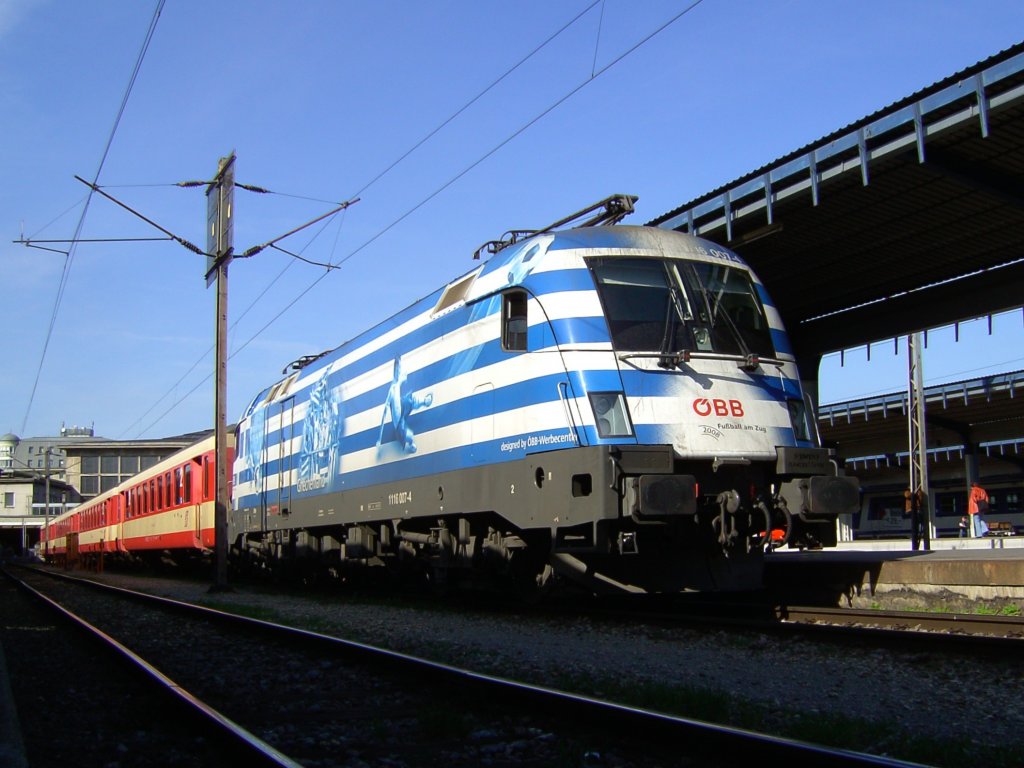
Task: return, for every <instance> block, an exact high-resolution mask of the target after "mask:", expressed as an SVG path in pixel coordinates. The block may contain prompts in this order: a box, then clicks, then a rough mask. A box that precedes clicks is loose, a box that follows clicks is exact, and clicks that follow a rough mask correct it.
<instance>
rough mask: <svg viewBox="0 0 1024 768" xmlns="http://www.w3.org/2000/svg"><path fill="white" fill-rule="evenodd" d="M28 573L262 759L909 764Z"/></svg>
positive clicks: (437, 762) (406, 762)
mask: <svg viewBox="0 0 1024 768" xmlns="http://www.w3.org/2000/svg"><path fill="white" fill-rule="evenodd" d="M18 575H19V576H21V577H23V579H24V580H25V581H26V582H31V586H32V588H33V589H34V590H37V591H38V592H40V593H42V592H45V593H47V594H48V595H50V596H51V597H52V599H54V600H57V601H59V602H60V603H62V604H63V605H64V608H65V610H73V611H75V612H80V613H81V614H83V615H85V616H86V617H87V618H88V621H90V622H92V623H94V624H96V625H98V626H99V631H100V634H98V635H94V636H96V637H100V638H106V637H109V638H119V640H120V642H121V643H122V644H123V645H124V646H127V647H129V648H131V649H132V650H133V652H134V654H135V656H137V657H141V658H145V659H146V664H147V665H148V666H149V669H150V670H152V671H150V672H148V673H147V674H148V675H149V677H151V678H159V679H162V680H163V681H164V684H165V686H166V685H167V684H168V683H169V681H171V680H173V681H174V682H173V683H169V684H170V686H171V689H172V690H174V691H177V692H178V693H179V694H180V695H181V696H182V697H183V698H184V699H186V700H188V701H189V702H191V704H192V706H193V707H194V711H195V712H198V713H206V714H208V715H210V716H212V717H213V719H214V720H215V721H219V722H220V723H221V724H222V725H223V724H224V723H230V724H231V725H233V726H234V727H236V728H237V729H238V730H237V734H238V739H239V740H240V742H241V743H242V744H243V746H244V748H248V749H253V748H254V747H255V748H256V750H257V751H256V754H257V755H258V759H259V760H261V761H264V762H265V764H281V765H295V764H301V765H317V766H330V765H353V764H356V765H358V764H367V765H376V764H389V765H396V766H397V765H405V766H419V765H441V764H444V765H447V766H460V765H478V764H480V762H481V761H482V758H488V759H489V762H490V763H491V764H492V765H549V764H570V765H571V764H573V763H574V762H575V764H579V765H582V764H597V765H615V766H627V765H644V766H658V765H679V764H685V765H687V766H703V765H707V766H710V765H716V766H722V765H737V766H738V765H746V764H749V763H750V762H751V761H753V760H757V761H763V760H768V761H769V762H771V761H773V760H775V759H778V760H780V761H784V762H785V763H786V764H788V765H821V764H829V765H836V766H867V765H872V766H907V765H911V764H910V763H906V762H903V761H898V760H893V759H889V758H885V757H877V756H872V755H863V754H860V753H856V752H849V751H845V750H832V749H828V748H824V747H820V746H816V745H812V744H806V743H802V742H797V741H792V740H786V739H779V738H775V737H772V736H767V735H763V734H756V733H751V732H749V731H741V730H737V729H730V728H724V727H721V726H717V725H713V724H708V723H701V722H698V721H694V720H688V719H683V718H676V717H671V716H667V715H664V714H661V713H657V712H650V711H645V710H642V709H638V708H635V707H624V706H620V705H617V704H614V703H611V702H606V701H601V700H599V699H595V698H588V697H584V696H578V695H571V694H566V693H563V692H559V691H554V690H550V689H545V688H542V687H538V686H532V685H523V684H519V683H516V682H513V681H509V680H504V679H500V678H495V677H491V676H487V675H481V674H477V673H474V672H470V671H467V670H464V669H458V668H455V667H451V666H447V665H443V664H438V663H434V662H426V661H423V660H421V659H417V658H414V657H411V656H407V655H404V654H399V653H394V652H391V651H385V650H381V649H378V648H373V647H371V646H367V645H362V644H358V643H352V642H349V641H343V640H339V639H337V638H331V637H328V636H325V635H322V634H317V633H314V632H309V631H305V630H295V629H292V628H288V627H283V626H280V625H276V624H271V623H268V622H263V621H259V620H253V619H246V618H242V617H239V616H236V615H232V614H225V613H221V612H218V611H212V610H210V609H208V608H201V607H197V606H192V605H189V604H187V603H183V602H180V601H173V600H168V599H165V598H157V597H154V596H152V595H146V594H142V593H133V592H129V591H128V590H123V589H120V588H115V587H108V586H102V585H95V584H93V583H92V582H82V581H81V580H77V579H76V580H73V581H69V580H67V579H62V580H61V581H59V582H55V581H53V580H52V578H51V576H50V575H49V574H46V575H41V574H39V573H24V572H19V573H18ZM100 588H101V589H102V590H103V591H102V592H100V593H97V592H96V591H95V590H97V589H100ZM129 599H130V604H129V603H128V602H127V601H128V600H129ZM83 620H84V619H83ZM122 655H123V654H122ZM156 670H160V671H159V672H157V671H156ZM211 727H212V726H211ZM275 761H277V762H276V763H275Z"/></svg>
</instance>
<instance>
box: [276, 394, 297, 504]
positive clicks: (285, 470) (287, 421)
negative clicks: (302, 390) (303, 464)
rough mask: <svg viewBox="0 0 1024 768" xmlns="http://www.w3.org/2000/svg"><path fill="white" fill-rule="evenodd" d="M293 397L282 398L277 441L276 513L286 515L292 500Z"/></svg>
mask: <svg viewBox="0 0 1024 768" xmlns="http://www.w3.org/2000/svg"><path fill="white" fill-rule="evenodd" d="M294 407H295V398H294V397H289V398H287V399H286V400H282V401H281V404H280V408H281V432H280V436H281V439H280V440H279V442H278V443H277V491H276V493H277V513H278V514H280V515H287V514H288V513H289V512H290V511H291V508H290V507H291V500H292V485H291V483H292V472H291V470H292V438H293V437H294V430H295V419H294Z"/></svg>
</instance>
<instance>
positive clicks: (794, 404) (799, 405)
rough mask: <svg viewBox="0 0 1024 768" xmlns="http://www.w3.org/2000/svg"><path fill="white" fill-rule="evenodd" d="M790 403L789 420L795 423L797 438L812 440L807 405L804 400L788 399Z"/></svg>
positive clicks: (788, 403)
mask: <svg viewBox="0 0 1024 768" xmlns="http://www.w3.org/2000/svg"><path fill="white" fill-rule="evenodd" d="M786 404H787V405H789V421H790V423H791V424H792V425H793V434H794V436H795V437H796V439H797V440H810V439H811V428H810V427H809V426H808V424H807V407H806V406H805V405H804V401H803V400H787V401H786Z"/></svg>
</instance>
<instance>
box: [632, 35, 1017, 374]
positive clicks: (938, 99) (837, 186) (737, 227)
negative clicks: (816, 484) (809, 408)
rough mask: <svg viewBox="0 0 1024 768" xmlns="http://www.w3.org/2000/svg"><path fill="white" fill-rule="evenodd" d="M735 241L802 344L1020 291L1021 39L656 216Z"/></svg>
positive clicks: (664, 223) (1006, 303) (877, 333)
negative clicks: (971, 64)
mask: <svg viewBox="0 0 1024 768" xmlns="http://www.w3.org/2000/svg"><path fill="white" fill-rule="evenodd" d="M648 225H650V226H659V227H665V228H669V229H677V230H680V231H684V232H691V233H694V234H698V235H700V236H702V237H706V238H708V239H709V240H713V241H716V242H718V243H722V244H725V245H729V246H730V247H732V248H733V249H735V250H736V251H737V252H738V253H739V254H741V255H742V256H743V257H744V258H745V259H746V260H747V262H748V263H749V264H750V265H751V266H752V267H753V268H754V270H755V271H756V272H757V273H758V275H759V276H760V278H761V279H762V281H763V282H764V283H765V286H766V287H767V289H768V292H769V293H770V295H771V296H772V298H773V300H774V302H775V304H776V305H777V307H778V309H779V311H780V313H781V315H782V318H783V321H784V322H785V324H786V327H787V330H788V331H789V334H790V336H791V340H792V343H793V346H794V349H795V350H796V352H797V354H798V356H799V357H800V358H801V360H802V361H804V364H805V366H806V365H807V363H808V362H810V363H811V364H812V365H813V367H811V368H810V370H816V369H817V366H816V362H817V360H816V359H815V358H817V357H820V356H821V355H823V354H825V353H827V352H831V351H835V350H839V349H848V348H850V347H855V346H859V345H861V344H865V343H869V342H873V341H879V340H882V339H887V338H893V337H896V336H900V335H904V334H907V333H912V332H915V331H919V330H923V329H926V328H934V327H938V326H942V325H947V324H950V323H954V322H957V321H960V320H966V319H970V318H974V317H983V316H985V315H990V314H994V313H998V312H1002V311H1005V310H1010V309H1015V308H1018V307H1022V306H1024V43H1020V44H1018V45H1016V46H1014V47H1012V48H1010V49H1007V50H1006V51H1003V52H1002V53H999V54H997V55H995V56H992V57H991V58H989V59H986V60H985V61H982V62H979V63H978V64H976V65H974V66H972V67H968V68H967V69H965V70H963V71H961V72H958V73H956V74H954V75H952V76H950V77H948V78H946V79H945V80H942V81H941V82H938V83H936V84H935V85H932V86H931V87H928V88H925V89H923V90H921V91H919V92H917V93H914V94H912V95H910V96H908V97H907V98H905V99H902V100H901V101H898V102H896V103H895V104H892V105H890V106H888V107H886V108H884V109H880V110H879V111H877V112H875V113H874V114H871V115H868V116H867V117H865V118H863V119H862V120H859V121H857V122H856V123H853V124H851V125H849V126H847V127H845V128H841V129H839V130H837V131H835V132H834V133H831V134H829V135H827V136H824V137H823V138H821V139H819V140H818V141H816V142H814V143H812V144H810V145H808V146H806V147H803V148H801V149H798V150H796V151H795V152H792V153H790V154H788V155H786V156H785V157H782V158H780V159H778V160H776V161H774V162H772V163H770V164H768V165H766V166H764V167H762V168H759V169H757V170H756V171H753V172H751V173H749V174H747V175H746V176H743V177H742V178H740V179H737V180H736V181H734V182H732V183H730V184H727V185H725V186H723V187H720V188H718V189H716V190H714V191H712V192H709V193H707V194H705V195H703V196H701V197H698V198H697V199H695V200H691V201H690V202H688V203H685V204H683V205H681V206H679V207H678V208H675V209H673V210H671V211H668V212H667V213H665V214H663V215H661V216H658V217H657V218H655V219H653V220H651V221H650V222H648Z"/></svg>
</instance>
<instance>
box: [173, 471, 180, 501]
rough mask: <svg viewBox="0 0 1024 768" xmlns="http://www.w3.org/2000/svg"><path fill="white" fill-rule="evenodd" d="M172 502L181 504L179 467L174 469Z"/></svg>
mask: <svg viewBox="0 0 1024 768" xmlns="http://www.w3.org/2000/svg"><path fill="white" fill-rule="evenodd" d="M174 503H175V504H176V505H177V506H181V468H180V467H179V468H178V469H176V470H174Z"/></svg>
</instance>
